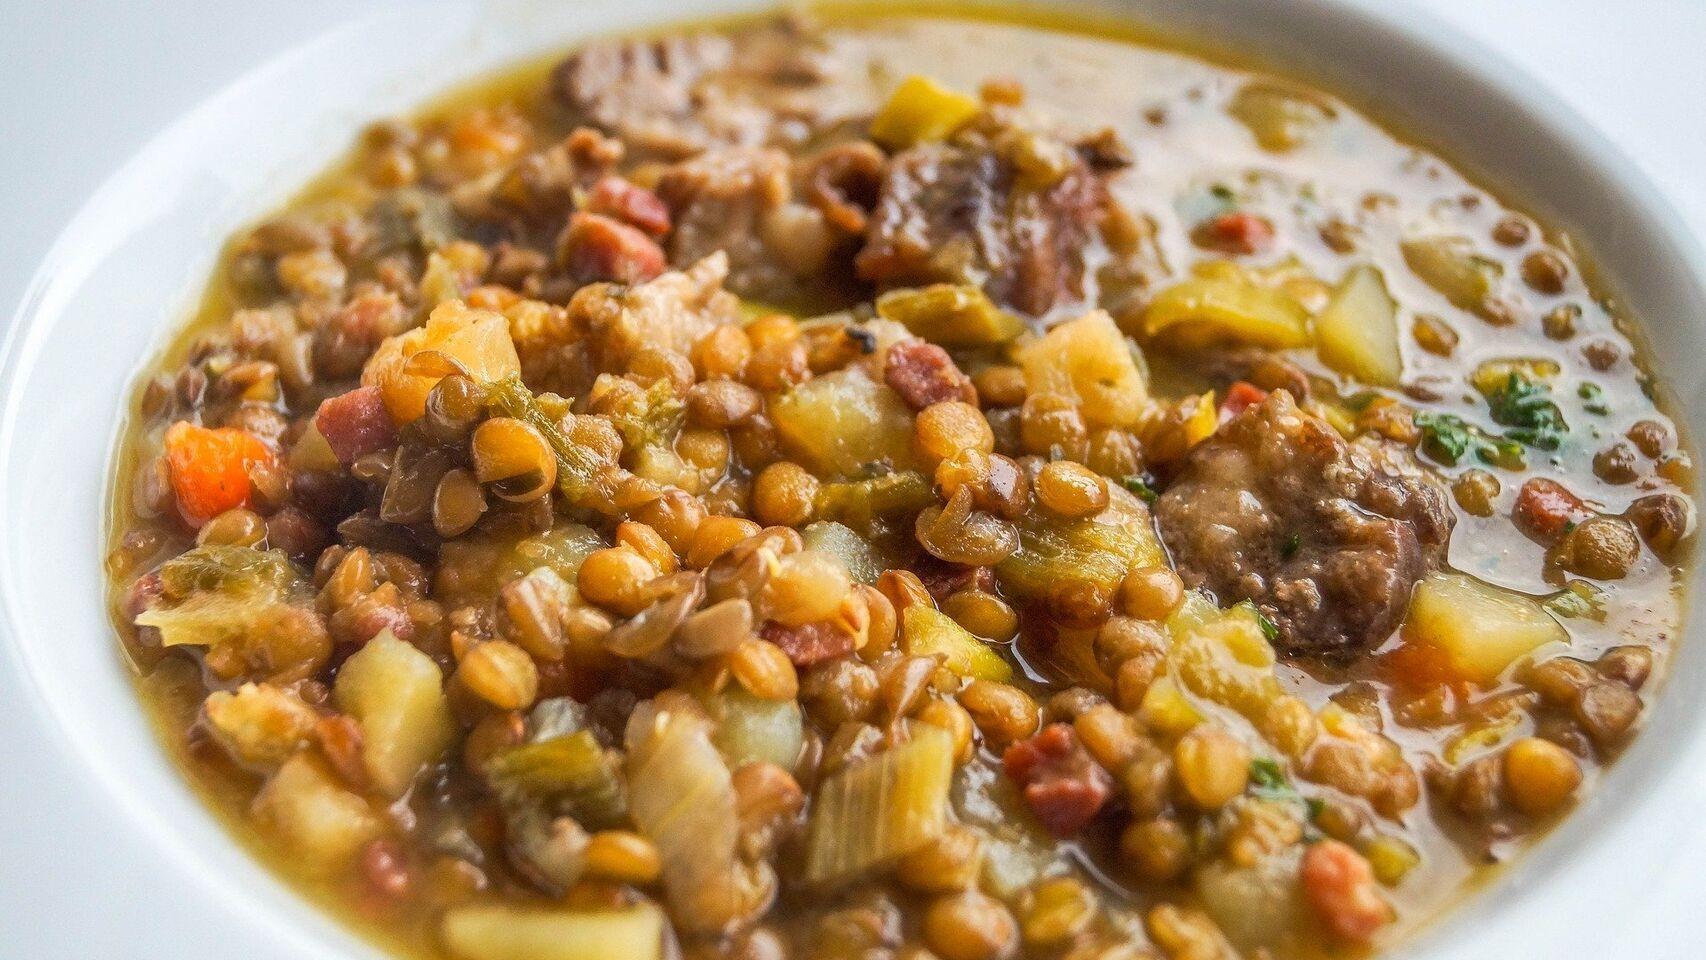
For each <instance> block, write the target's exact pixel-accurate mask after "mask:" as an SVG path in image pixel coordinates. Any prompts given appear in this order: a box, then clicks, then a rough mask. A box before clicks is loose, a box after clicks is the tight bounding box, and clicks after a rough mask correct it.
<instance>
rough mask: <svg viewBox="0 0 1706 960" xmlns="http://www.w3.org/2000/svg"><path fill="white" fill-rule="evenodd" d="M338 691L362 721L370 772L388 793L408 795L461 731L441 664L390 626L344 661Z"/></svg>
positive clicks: (340, 705) (348, 709)
mask: <svg viewBox="0 0 1706 960" xmlns="http://www.w3.org/2000/svg"><path fill="white" fill-rule="evenodd" d="M335 693H336V695H337V702H338V708H339V709H341V710H343V711H344V712H345V713H348V714H349V715H350V716H352V717H354V718H355V719H356V722H357V723H359V724H360V725H361V736H362V751H363V759H364V760H365V762H366V765H367V772H368V775H369V776H371V777H372V778H373V784H374V786H376V787H378V788H379V790H380V791H382V792H383V793H384V794H385V795H387V796H391V797H400V796H402V795H403V793H404V792H405V791H407V790H408V789H409V784H410V783H412V782H413V781H414V779H415V776H416V775H417V774H419V773H420V772H421V770H422V769H424V768H425V767H426V765H427V764H428V763H431V762H432V761H433V760H434V759H436V758H437V757H438V755H439V754H440V753H443V752H444V749H445V748H446V747H448V746H449V745H450V739H451V736H452V735H453V734H454V733H455V723H454V722H453V721H452V719H451V716H450V702H449V700H448V699H447V698H446V697H445V695H444V676H443V674H441V673H440V672H439V669H438V664H436V663H434V662H433V660H432V658H431V657H429V656H427V655H426V654H424V653H422V652H421V651H419V650H417V649H415V648H414V647H412V646H410V645H409V644H407V643H404V642H403V641H401V640H398V639H397V637H396V636H395V635H394V634H392V633H391V631H390V630H389V629H387V630H382V631H380V633H379V635H378V636H376V637H374V638H373V639H372V640H369V641H368V642H367V645H366V646H364V647H362V648H361V649H360V650H358V651H356V652H355V654H354V655H353V656H351V657H350V658H349V660H348V661H346V662H345V663H344V667H343V670H342V671H340V672H339V673H338V681H337V686H336V688H335Z"/></svg>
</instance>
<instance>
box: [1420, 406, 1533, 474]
mask: <svg viewBox="0 0 1706 960" xmlns="http://www.w3.org/2000/svg"><path fill="white" fill-rule="evenodd" d="M1415 419H1416V426H1417V428H1419V429H1420V430H1421V431H1422V450H1423V452H1425V453H1426V454H1427V455H1428V456H1430V457H1432V458H1434V459H1435V460H1438V461H1439V462H1440V463H1443V464H1445V465H1447V466H1453V467H1454V466H1456V465H1457V464H1458V463H1459V462H1461V461H1462V460H1463V459H1464V458H1465V457H1470V456H1472V457H1474V458H1475V459H1477V460H1479V461H1481V462H1482V463H1485V464H1489V465H1491V466H1495V467H1502V468H1504V469H1507V470H1521V469H1523V467H1524V466H1525V464H1524V461H1523V455H1522V445H1521V444H1520V443H1519V442H1518V441H1516V440H1514V439H1510V438H1507V437H1494V436H1488V435H1487V434H1486V433H1485V432H1483V431H1482V430H1480V429H1479V428H1477V427H1475V426H1473V425H1471V424H1469V423H1465V422H1464V420H1463V418H1462V417H1459V416H1457V415H1456V414H1450V413H1438V412H1435V411H1432V410H1422V411H1419V412H1417V414H1416V417H1415Z"/></svg>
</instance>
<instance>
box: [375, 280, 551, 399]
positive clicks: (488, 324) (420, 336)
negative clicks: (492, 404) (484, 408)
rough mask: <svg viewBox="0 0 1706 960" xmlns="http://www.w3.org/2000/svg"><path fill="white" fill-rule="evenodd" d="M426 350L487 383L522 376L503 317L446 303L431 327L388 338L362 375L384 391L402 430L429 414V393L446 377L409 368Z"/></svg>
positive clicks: (431, 318)
mask: <svg viewBox="0 0 1706 960" xmlns="http://www.w3.org/2000/svg"><path fill="white" fill-rule="evenodd" d="M424 350H431V351H435V352H437V353H441V354H443V355H444V356H446V357H448V358H450V359H451V360H454V361H456V362H457V363H459V364H461V365H462V366H463V368H465V369H466V370H467V371H468V374H469V375H470V376H472V377H473V378H474V379H475V380H478V381H480V382H482V383H484V382H487V381H491V380H499V379H502V378H504V377H507V376H509V375H510V374H520V373H521V359H520V357H518V356H517V355H516V352H515V343H514V341H512V340H511V339H510V336H509V321H508V320H506V319H505V318H504V316H503V314H501V313H493V312H492V311H490V310H475V309H473V308H471V307H469V306H467V305H466V304H464V303H462V301H460V300H451V301H449V302H447V303H442V304H440V305H439V306H438V307H437V308H435V309H434V310H433V311H432V315H431V316H429V317H428V318H427V322H426V326H424V327H420V328H417V329H414V330H410V331H408V332H407V333H403V334H399V335H398V336H395V337H388V338H387V339H386V340H385V342H384V343H381V344H380V345H379V349H378V350H376V351H374V353H373V357H372V358H371V359H369V360H368V361H367V367H366V369H364V370H362V372H361V382H362V383H363V384H364V385H377V386H378V387H379V389H380V391H381V395H382V396H383V398H384V400H385V409H386V411H388V412H389V413H390V414H391V419H392V420H395V421H396V422H397V424H398V426H401V425H403V424H405V423H412V422H414V421H415V420H419V419H420V418H421V416H422V415H423V414H425V413H426V399H427V394H428V393H430V392H431V391H432V388H433V387H434V386H435V385H437V383H438V381H439V380H441V379H443V376H444V374H443V373H440V372H436V371H432V372H423V371H410V370H408V363H409V358H410V357H413V356H414V355H415V354H417V353H420V352H422V351H424Z"/></svg>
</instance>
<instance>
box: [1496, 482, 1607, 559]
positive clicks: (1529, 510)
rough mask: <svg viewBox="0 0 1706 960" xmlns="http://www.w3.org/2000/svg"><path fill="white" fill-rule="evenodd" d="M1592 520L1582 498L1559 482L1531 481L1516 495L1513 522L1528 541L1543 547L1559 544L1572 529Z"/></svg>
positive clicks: (1512, 508) (1590, 513)
mask: <svg viewBox="0 0 1706 960" xmlns="http://www.w3.org/2000/svg"><path fill="white" fill-rule="evenodd" d="M1591 516H1593V511H1592V510H1589V509H1588V507H1587V504H1585V503H1583V502H1582V498H1581V497H1578V496H1576V495H1575V494H1573V493H1571V492H1570V491H1569V489H1568V488H1566V487H1565V486H1564V485H1563V484H1561V483H1559V482H1558V481H1556V480H1548V479H1547V478H1545V477H1532V478H1530V479H1529V480H1528V481H1527V482H1525V483H1524V484H1523V485H1522V489H1520V490H1518V491H1517V494H1516V503H1515V505H1513V506H1512V507H1511V521H1512V522H1513V523H1515V524H1516V526H1517V529H1518V530H1521V531H1522V532H1523V533H1525V534H1527V535H1528V537H1529V539H1531V540H1534V541H1535V542H1536V543H1539V544H1542V545H1544V546H1550V545H1552V544H1553V543H1556V542H1557V540H1558V538H1559V537H1561V536H1563V535H1564V534H1565V533H1568V532H1569V530H1570V528H1571V527H1573V526H1575V525H1576V524H1578V523H1581V522H1582V521H1583V520H1586V519H1587V518H1589V517H1591Z"/></svg>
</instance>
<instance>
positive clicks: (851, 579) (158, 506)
mask: <svg viewBox="0 0 1706 960" xmlns="http://www.w3.org/2000/svg"><path fill="white" fill-rule="evenodd" d="M1091 90H1093V91H1094V92H1095V95H1094V96H1086V91H1091ZM1662 397H1663V390H1662V387H1661V385H1659V384H1658V383H1656V382H1655V380H1654V377H1653V375H1652V373H1651V371H1650V369H1649V367H1648V365H1647V363H1646V359H1645V357H1644V356H1643V353H1642V351H1641V348H1640V341H1639V337H1638V335H1637V331H1636V328H1635V326H1634V323H1633V319H1632V318H1629V317H1627V316H1625V315H1623V313H1622V312H1621V311H1620V309H1619V307H1618V305H1617V304H1616V302H1615V301H1614V300H1612V299H1611V298H1610V297H1608V296H1607V295H1606V294H1605V292H1604V291H1603V290H1601V289H1599V287H1598V286H1597V285H1596V283H1595V282H1594V279H1593V277H1592V275H1591V273H1589V272H1587V270H1586V269H1585V267H1584V264H1583V263H1582V262H1581V259H1580V258H1579V257H1578V256H1576V255H1575V253H1574V252H1573V245H1572V243H1571V240H1570V238H1569V237H1568V236H1566V235H1563V234H1559V233H1557V232H1553V231H1549V230H1547V229H1546V228H1545V227H1544V225H1542V224H1540V223H1538V222H1536V221H1535V220H1534V219H1533V218H1532V217H1530V216H1528V215H1526V214H1524V213H1523V212H1521V211H1520V210H1517V209H1515V208H1513V207H1511V206H1508V205H1506V204H1505V203H1503V202H1502V201H1501V200H1500V199H1499V198H1498V197H1497V196H1495V195H1494V194H1493V193H1491V192H1489V191H1488V190H1486V189H1484V188H1482V187H1479V186H1476V185H1475V184H1473V183H1471V182H1470V181H1468V180H1467V179H1465V178H1464V176H1463V175H1462V174H1460V173H1459V172H1458V171H1456V170H1455V169H1453V168H1452V167H1451V166H1450V165H1449V164H1448V163H1447V162H1446V161H1444V160H1441V159H1440V158H1438V157H1436V156H1434V155H1432V154H1430V153H1428V152H1426V151H1423V150H1421V149H1419V148H1417V147H1416V146H1414V145H1412V144H1409V143H1407V142H1405V141H1404V140H1402V139H1400V138H1398V137H1396V136H1394V135H1393V134H1392V133H1390V132H1387V131H1386V130H1385V129H1383V128H1382V127H1380V126H1379V125H1377V124H1375V123H1374V122H1372V121H1370V120H1369V119H1367V118H1366V117H1364V116H1362V115H1361V114H1359V113H1358V112H1357V111H1356V110H1355V109H1353V108H1352V107H1351V106H1349V105H1348V104H1346V103H1344V102H1342V101H1341V100H1339V99H1337V98H1335V97H1333V96H1332V95H1330V94H1328V93H1325V92H1322V91H1320V90H1317V89H1314V88H1312V87H1310V86H1308V85H1306V84H1303V83H1300V82H1298V81H1296V80H1294V79H1290V78H1286V77H1281V76H1276V75H1271V74H1268V73H1263V72H1257V71H1253V70H1249V69H1245V68H1243V67H1240V66H1231V65H1225V64H1222V63H1221V62H1219V61H1217V60H1214V59H1210V58H1205V57H1201V56H1197V55H1193V54H1186V53H1181V52H1177V51H1174V50H1170V49H1166V48H1163V47H1160V46H1155V45H1149V44H1143V43H1138V42H1136V41H1135V40H1134V39H1133V38H1131V37H1127V36H1120V35H1116V33H1114V32H1109V31H1107V30H1103V29H1101V28H1100V27H1099V26H1098V27H1095V28H1092V26H1091V25H1089V24H1084V23H1072V22H1065V21H1058V20H1050V21H1049V22H1046V23H1045V22H1043V20H1042V19H1040V18H1036V17H1029V16H1021V15H1017V14H1015V15H1014V16H1012V17H1008V18H1002V17H996V16H989V17H980V18H970V17H963V16H950V15H943V14H941V13H924V12H916V11H915V12H907V11H905V10H900V9H889V8H884V12H882V13H880V14H873V13H872V12H871V11H869V10H866V11H863V12H860V13H858V14H855V13H854V12H853V11H852V9H851V8H849V9H846V10H843V9H839V8H824V9H823V10H821V11H816V12H813V13H809V14H806V13H797V14H787V15H777V16H770V17H765V18H762V19H754V20H748V21H741V22H737V23H730V24H723V25H714V26H700V27H687V28H679V29H675V30H672V31H668V32H661V33H658V34H655V35H648V36H643V37H613V38H608V39H602V40H596V41H593V42H590V43H587V44H585V45H583V46H582V47H580V48H578V49H576V50H574V51H572V52H571V53H569V54H568V55H567V56H566V57H564V58H561V59H559V60H557V61H555V62H554V63H552V64H551V65H550V66H549V67H548V68H533V67H529V68H522V69H519V70H518V71H517V72H515V73H514V74H513V75H512V76H508V77H503V78H498V79H495V80H493V81H492V82H490V83H488V84H484V85H481V86H478V87H475V88H471V89H470V90H468V91H465V92H463V93H460V94H457V95H455V96H454V97H451V98H449V99H447V100H445V101H443V102H441V103H439V104H438V105H436V106H433V107H430V108H428V109H426V110H425V111H423V112H422V113H421V114H419V115H418V116H414V117H409V118H403V119H395V120H387V121H383V122H380V123H377V124H375V125H374V126H373V127H371V128H370V129H369V130H368V131H367V132H366V133H365V134H364V135H363V136H362V137H361V139H360V142H359V144H358V145H357V147H356V149H355V151H354V153H353V154H352V156H351V157H350V159H349V160H348V161H347V162H346V163H343V164H341V165H339V166H338V167H337V168H335V169H334V170H332V171H331V172H330V173H328V174H327V175H325V176H324V177H322V178H321V179H320V180H319V181H317V182H316V183H315V184H314V185H313V186H312V187H310V188H309V189H308V190H306V191H305V192H304V193H303V194H302V196H301V197H300V198H299V199H298V200H296V201H295V202H293V203H292V204H290V205H289V207H288V208H287V209H285V210H283V211H280V212H279V213H277V214H276V215H274V216H272V217H269V218H268V219H266V220H264V221H263V222H261V223H259V224H257V225H256V226H254V227H253V228H252V229H249V230H247V231H245V232H243V233H242V234H241V235H240V236H238V237H236V238H235V239H234V240H233V241H232V243H231V244H230V246H229V248H228V250H227V253H226V256H225V257H224V260H223V263H222V266H221V268H220V270H219V272H218V274H217V275H216V276H215V277H214V279H213V281H212V284H211V286H210V288H209V292H208V294H207V297H206V300H205V302H204V304H203V307H202V309H201V312H200V314H199V316H198V317H197V318H196V319H195V320H194V321H193V322H192V323H190V324H189V325H188V326H187V327H186V329H185V330H184V332H183V334H182V335H181V336H180V337H179V338H178V339H177V341H176V342H175V343H174V345H173V347H172V348H171V349H170V350H168V351H167V353H166V354H165V356H163V357H162V358H160V359H159V360H158V361H156V362H154V363H153V364H152V365H151V366H150V367H149V369H148V370H147V371H146V373H145V374H144V376H143V378H142V381H141V383H140V385H139V387H138V389H137V396H136V401H135V407H134V409H133V410H132V411H131V417H130V424H129V428H128V431H127V433H126V437H125V442H124V446H123V449H122V450H121V451H120V456H119V458H118V460H119V462H118V466H117V474H116V481H115V484H114V488H115V502H114V509H113V532H112V542H111V550H110V554H109V556H108V568H109V572H110V575H111V577H110V588H111V597H110V600H111V605H112V608H113V611H114V620H115V623H116V625H117V627H118V632H119V635H120V638H121V640H122V644H123V649H124V653H125V655H126V657H127V659H128V661H129V663H130V664H132V665H133V666H134V668H135V671H136V674H137V676H138V678H139V686H140V688H141V695H142V698H143V700H144V703H145V704H146V706H147V707H148V708H149V710H150V711H151V713H152V714H153V715H154V717H155V718H156V720H157V721H158V725H159V727H160V729H161V731H162V736H163V738H164V740H165V741H166V743H167V745H168V748H169V749H170V750H171V751H172V753H173V755H174V756H175V757H177V758H178V759H179V760H180V761H181V763H182V765H183V767H184V769H185V772H186V775H187V776H188V777H189V778H190V779H191V780H192V781H193V782H194V783H195V784H196V785H197V787H198V788H199V789H201V790H202V791H203V792H204V793H205V794H206V795H207V797H208V800H209V803H210V805H211V806H212V807H213V808H214V809H215V810H217V811H219V812H220V813H221V814H222V815H223V816H225V818H226V819H227V820H228V821H229V822H230V823H231V824H232V827H233V829H234V830H235V831H236V832H237V833H238V835H239V836H241V837H243V838H244V839H245V840H246V841H247V842H249V843H250V844H252V845H253V847H254V848H255V849H256V850H257V852H258V853H259V854H260V855H262V856H265V857H266V858H267V859H268V860H269V862H271V863H273V864H274V865H275V866H276V868H277V869H278V870H279V871H280V872H281V873H283V874H285V875H286V876H288V877H290V878H291V879H292V880H293V882H295V883H297V884H298V885H299V886H300V887H301V888H302V889H303V890H304V891H305V892H307V893H308V894H309V895H311V896H313V897H314V898H316V899H317V900H319V901H321V902H324V903H326V904H327V905H328V907H330V908H331V909H334V910H337V911H338V912H339V913H340V914H341V915H342V916H344V917H346V918H347V919H348V920H349V922H350V923H351V924H352V925H354V926H355V927H357V928H358V929H360V930H361V931H362V932H363V933H364V934H366V935H368V936H370V937H372V938H373V939H375V940H376V941H377V942H380V943H382V944H383V945H384V946H386V948H388V949H391V950H394V951H395V952H397V953H398V954H400V955H406V956H410V957H419V958H436V960H604V958H633V960H665V958H669V960H676V958H680V960H687V958H705V960H713V958H715V960H854V958H860V960H931V958H940V960H1009V958H1016V957H1028V958H1042V960H1214V958H1236V957H1250V958H1270V960H1310V958H1323V957H1365V956H1370V955H1373V954H1375V953H1378V952H1380V951H1381V950H1383V949H1385V948H1388V947H1390V946H1392V945H1393V944H1394V943H1396V942H1398V941H1400V940H1402V939H1403V938H1404V937H1406V936H1407V935H1409V934H1411V933H1413V932H1414V931H1415V930H1416V929H1418V928H1419V927H1420V926H1421V925H1423V924H1425V923H1427V922H1429V921H1431V920H1432V919H1434V918H1435V917H1436V916H1437V915H1438V914H1439V913H1440V912H1441V911H1442V910H1443V909H1445V908H1446V907H1447V906H1449V905H1450V904H1451V903H1452V902H1454V901H1455V900H1457V899H1459V898H1460V897H1461V896H1462V895H1463V894H1464V893H1465V892H1466V891H1468V890H1470V889H1472V888H1473V886H1474V884H1475V883H1476V882H1477V881H1479V880H1480V879H1481V878H1483V877H1485V876H1486V875H1487V874H1488V871H1490V870H1493V869H1496V868H1497V867H1498V865H1500V864H1502V863H1505V862H1508V861H1509V860H1510V859H1511V858H1512V857H1514V856H1516V855H1517V854H1519V853H1520V852H1521V851H1522V850H1523V849H1524V847H1525V846H1527V845H1528V844H1529V843H1531V842H1533V841H1534V840H1536V839H1537V838H1538V837H1540V836H1541V835H1542V834H1544V832H1545V831H1546V830H1547V829H1548V828H1549V827H1550V826H1551V825H1552V824H1553V823H1555V822H1556V821H1557V820H1558V819H1559V818H1560V817H1562V816H1564V815H1566V814H1568V812H1569V811H1570V810H1571V809H1572V808H1573V807H1574V806H1575V805H1576V804H1577V803H1579V802H1580V800H1581V799H1582V797H1583V796H1585V795H1586V794H1587V793H1589V792H1590V791H1592V790H1593V789H1594V788H1595V786H1596V784H1597V782H1598V781H1599V779H1600V777H1601V775H1602V774H1603V771H1604V770H1605V768H1606V766H1607V764H1609V763H1611V762H1612V761H1613V760H1614V759H1615V758H1616V757H1617V755H1618V754H1619V752H1620V751H1621V750H1622V749H1623V748H1624V747H1625V746H1626V745H1627V743H1628V742H1629V740H1630V739H1631V738H1632V737H1633V736H1635V734H1636V733H1637V731H1638V730H1639V728H1640V726H1641V724H1642V715H1643V712H1644V710H1645V707H1646V705H1647V703H1648V702H1649V701H1650V699H1651V698H1652V696H1653V695H1654V692H1655V688H1656V686H1657V685H1658V683H1659V681H1660V680H1661V679H1662V677H1663V674H1664V671H1665V664H1666V660H1667V658H1668V656H1669V655H1670V653H1671V645H1672V643H1673V641H1674V639H1675V637H1676V635H1677V632H1678V629H1679V626H1680V623H1681V618H1682V599H1683V598H1682V596H1681V591H1680V586H1679V584H1680V582H1681V570H1682V565H1683V564H1685V563H1686V562H1687V561H1688V558H1689V554H1690V552H1691V549H1692V542H1693V532H1694V522H1695V520H1694V513H1695V506H1694V500H1693V493H1692V490H1693V479H1692V473H1693V454H1692V452H1691V450H1690V448H1689V446H1688V445H1687V443H1686V442H1685V438H1683V437H1681V436H1679V433H1678V429H1677V425H1676V424H1675V423H1674V422H1673V421H1672V419H1671V418H1669V417H1668V416H1666V414H1665V412H1664V410H1663V403H1662Z"/></svg>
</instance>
